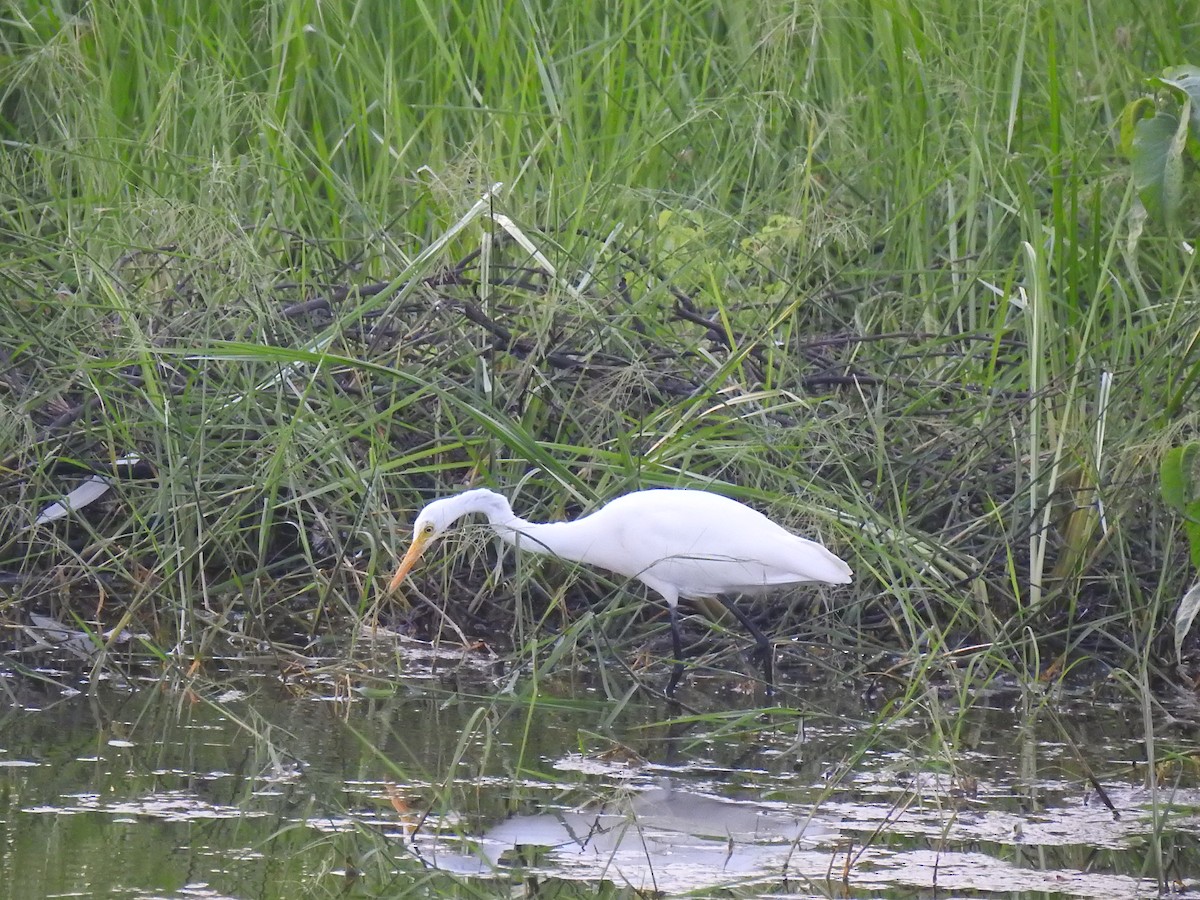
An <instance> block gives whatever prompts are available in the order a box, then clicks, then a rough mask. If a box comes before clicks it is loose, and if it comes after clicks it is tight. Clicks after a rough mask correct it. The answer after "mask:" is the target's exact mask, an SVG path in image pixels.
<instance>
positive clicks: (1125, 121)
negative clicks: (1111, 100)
mask: <svg viewBox="0 0 1200 900" xmlns="http://www.w3.org/2000/svg"><path fill="white" fill-rule="evenodd" d="M1157 109H1158V107H1156V106H1155V105H1154V101H1153V100H1151V99H1150V98H1149V97H1139V98H1138V99H1136V100H1133V101H1131V102H1129V103H1126V104H1125V108H1124V109H1123V110H1121V126H1120V127H1121V132H1120V134H1121V155H1122V156H1124V157H1125V158H1126V159H1128V160H1132V159H1133V153H1134V150H1133V135H1134V132H1135V130H1136V129H1137V124H1138V122H1140V121H1142V120H1143V119H1152V118H1154V113H1155V111H1156V110H1157Z"/></svg>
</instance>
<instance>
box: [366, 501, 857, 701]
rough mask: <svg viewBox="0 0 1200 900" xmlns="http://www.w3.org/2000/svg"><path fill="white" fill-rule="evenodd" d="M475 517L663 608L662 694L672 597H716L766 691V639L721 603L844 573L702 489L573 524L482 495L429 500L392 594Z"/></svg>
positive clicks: (676, 645) (823, 554) (674, 626)
mask: <svg viewBox="0 0 1200 900" xmlns="http://www.w3.org/2000/svg"><path fill="white" fill-rule="evenodd" d="M471 513H482V514H483V515H485V516H486V517H487V520H488V524H489V525H490V526H491V528H492V530H493V531H495V532H496V534H497V535H499V536H500V537H501V538H502V539H503V540H504V541H505V542H506V543H508V544H511V545H513V546H514V547H517V548H518V549H520V550H526V551H530V552H533V553H544V554H549V555H551V556H557V557H559V558H560V559H564V560H568V561H571V562H581V563H587V564H588V565H592V566H597V567H599V568H601V569H607V570H608V571H609V572H614V573H616V574H617V575H624V576H626V577H628V578H636V579H637V580H638V581H640V582H642V583H643V584H644V585H646V586H647V587H648V588H650V589H651V590H653V591H656V592H657V593H658V594H660V595H661V596H662V598H663V599H664V600H666V602H667V608H668V609H669V611H670V616H671V641H672V647H673V649H674V651H675V665H674V668H673V669H672V671H671V680H670V681H669V682H668V684H667V693H668V694H671V693H673V692H674V690H675V686H676V684H678V682H679V679H680V677H681V676H682V674H683V662H682V659H683V645H682V641H681V639H680V636H679V613H678V610H677V607H678V604H679V598H680V597H685V598H688V599H697V598H704V597H716V598H717V599H719V600H720V601H721V603H723V604H724V605H725V607H726V608H727V609H728V610H729V611H730V612H731V613H733V615H734V616H735V617H737V619H738V621H739V622H741V623H742V625H743V626H745V627H746V629H747V630H748V631H749V632H750V633H751V634H752V635H753V636H754V639H755V641H756V642H757V645H758V646H757V650H756V653H760V654H761V655H762V665H763V671H764V674H765V675H766V678H767V683H768V685H771V684H773V673H772V665H771V663H772V659H771V645H770V642H769V641H768V639H767V636H766V635H765V634H763V632H762V631H761V630H760V629H759V628H758V626H756V625H755V624H754V623H753V622H752V621H751V620H750V619H749V618H748V617H747V616H746V614H745V613H744V612H742V610H741V609H739V608H738V606H737V605H736V604H734V603H733V602H732V600H731V599H730V597H729V596H728V595H730V594H757V593H762V592H764V591H766V590H770V589H772V588H782V587H787V586H790V585H795V584H803V583H806V582H820V583H825V584H848V583H849V582H850V580H851V577H852V575H853V572H851V570H850V567H849V566H848V565H846V563H845V562H844V561H843V560H841V559H840V558H839V557H837V556H835V555H834V554H833V553H831V552H830V551H829V550H827V549H826V548H825V547H824V546H822V545H821V544H819V543H817V542H816V541H810V540H808V539H807V538H802V537H800V536H798V535H795V534H792V533H791V532H790V531H788V530H787V529H785V528H783V527H781V526H779V525H776V524H775V523H774V522H772V521H771V520H770V519H768V518H767V517H766V516H764V515H763V514H762V513H760V512H758V511H757V510H754V509H751V508H750V507H749V506H746V505H745V504H743V503H739V502H738V501H736V500H731V499H730V498H728V497H724V496H722V495H720V494H714V493H711V492H709V491H702V490H685V489H679V490H648V491H634V492H633V493H631V494H625V495H624V496H621V497H617V498H616V499H615V500H612V501H611V502H609V503H608V504H606V505H605V506H602V507H601V508H600V509H598V510H596V511H595V512H593V513H591V514H590V515H587V516H584V517H583V518H581V519H576V520H575V521H573V522H547V523H537V522H529V521H526V520H525V519H522V518H520V517H519V516H517V515H515V514H514V513H513V510H512V506H511V505H510V504H509V502H508V500H507V499H506V498H505V497H503V496H502V495H500V494H497V493H496V492H494V491H489V490H486V489H483V488H480V489H476V490H471V491H466V492H464V493H462V494H457V495H455V496H453V497H445V498H443V499H441V500H435V501H433V502H432V503H430V504H429V505H428V506H426V507H425V508H424V509H422V510H421V512H420V514H419V515H418V516H417V520H416V523H415V524H414V525H413V542H412V545H411V546H410V547H409V548H408V552H407V553H405V554H404V558H403V559H402V560H401V562H400V566H399V568H397V569H396V574H395V575H394V576H392V580H391V582H390V583H389V585H388V590H389V591H394V590H395V589H396V588H397V587H399V586H400V583H401V582H402V581H404V578H405V576H407V575H408V573H409V571H410V570H411V569H412V567H413V566H414V565H415V564H416V562H417V560H418V559H419V558H420V556H421V554H422V553H423V552H424V551H425V549H426V548H427V547H428V546H429V544H430V543H431V542H433V541H434V540H436V539H437V538H438V537H440V536H441V535H442V534H443V533H445V531H446V530H447V529H448V528H450V526H451V525H453V524H454V523H455V522H456V521H458V520H459V519H460V518H462V517H463V516H465V515H469V514H471Z"/></svg>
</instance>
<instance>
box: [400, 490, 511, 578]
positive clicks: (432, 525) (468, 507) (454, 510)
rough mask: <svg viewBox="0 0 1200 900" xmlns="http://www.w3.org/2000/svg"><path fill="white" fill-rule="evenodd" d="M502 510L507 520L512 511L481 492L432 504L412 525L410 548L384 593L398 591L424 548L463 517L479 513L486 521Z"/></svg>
mask: <svg viewBox="0 0 1200 900" xmlns="http://www.w3.org/2000/svg"><path fill="white" fill-rule="evenodd" d="M506 510H507V513H508V515H509V516H511V515H512V510H511V508H510V507H509V506H508V501H507V500H505V499H504V498H503V497H501V496H500V495H499V494H495V493H493V492H492V491H489V490H484V489H477V490H474V491H466V492H465V493H462V494H457V495H455V496H453V497H443V498H442V499H441V500H434V501H433V502H432V503H430V504H429V505H428V506H426V507H425V508H424V509H423V510H421V512H420V513H418V514H417V521H416V522H415V523H414V524H413V539H412V545H411V546H409V548H408V552H407V553H405V554H404V559H402V560H400V567H399V568H398V569H396V574H395V575H393V576H392V580H391V581H390V582H388V591H394V590H395V589H396V588H398V587H400V583H401V582H402V581H404V578H405V576H406V575H408V573H409V571H410V570H411V569H412V567H413V566H415V565H416V564H417V560H418V559H420V558H421V554H422V553H424V552H425V548H426V547H428V546H429V545H430V544H432V543H433V542H434V541H436V540H437V539H438V538H440V537H441V536H442V535H443V534H445V533H446V530H447V529H448V528H449V527H450V526H451V525H453V524H454V523H455V522H457V521H458V520H459V519H461V518H462V517H463V516H465V515H467V514H468V513H473V512H482V513H487V514H488V517H489V519H490V518H491V517H492V516H493V515H496V514H498V513H503V512H504V511H506Z"/></svg>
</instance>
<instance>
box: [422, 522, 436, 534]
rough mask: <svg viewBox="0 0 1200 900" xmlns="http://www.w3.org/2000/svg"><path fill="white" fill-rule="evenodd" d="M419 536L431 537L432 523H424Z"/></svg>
mask: <svg viewBox="0 0 1200 900" xmlns="http://www.w3.org/2000/svg"><path fill="white" fill-rule="evenodd" d="M421 534H423V535H425V537H433V523H432V522H426V523H425V524H424V525H422V526H421Z"/></svg>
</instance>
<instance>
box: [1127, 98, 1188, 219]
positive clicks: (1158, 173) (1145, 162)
mask: <svg viewBox="0 0 1200 900" xmlns="http://www.w3.org/2000/svg"><path fill="white" fill-rule="evenodd" d="M1179 125H1180V119H1179V117H1178V116H1175V115H1172V114H1171V113H1159V114H1158V115H1156V116H1155V117H1154V118H1152V119H1142V120H1140V121H1139V122H1138V123H1137V124H1136V125H1135V126H1134V129H1133V153H1132V155H1131V156H1130V158H1129V164H1130V169H1131V171H1132V172H1133V183H1134V186H1135V187H1136V188H1137V190H1138V196H1139V197H1141V198H1142V203H1144V204H1145V205H1146V209H1147V211H1148V212H1149V213H1150V214H1151V215H1153V216H1160V217H1162V218H1164V219H1165V218H1166V210H1165V203H1164V196H1163V194H1164V190H1163V183H1164V180H1165V179H1166V171H1167V158H1168V157H1169V156H1170V154H1171V145H1172V144H1173V143H1174V140H1175V134H1176V132H1178V131H1179Z"/></svg>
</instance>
